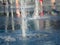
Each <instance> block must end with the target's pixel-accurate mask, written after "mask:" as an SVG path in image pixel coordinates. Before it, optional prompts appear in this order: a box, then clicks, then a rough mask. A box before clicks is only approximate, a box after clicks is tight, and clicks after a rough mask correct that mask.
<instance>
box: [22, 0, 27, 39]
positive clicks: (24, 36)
mask: <svg viewBox="0 0 60 45" xmlns="http://www.w3.org/2000/svg"><path fill="white" fill-rule="evenodd" d="M21 18H22V24H21V29H22V37H23V38H26V30H27V21H26V20H25V19H26V12H25V2H24V0H21Z"/></svg>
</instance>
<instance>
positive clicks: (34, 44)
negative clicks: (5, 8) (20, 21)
mask: <svg viewBox="0 0 60 45" xmlns="http://www.w3.org/2000/svg"><path fill="white" fill-rule="evenodd" d="M2 20H4V18H3V19H2ZM41 21H42V22H43V23H42V22H41ZM1 22H4V21H1ZM39 22H40V23H41V24H44V25H43V26H42V25H41V24H40V25H41V26H40V29H39V30H37V29H36V28H37V27H34V26H35V24H34V23H33V21H29V22H28V24H29V25H30V26H28V28H29V29H28V30H26V38H23V37H22V30H21V29H17V30H15V31H12V30H8V31H7V32H5V30H2V29H0V45H60V29H59V26H60V25H59V22H60V21H59V20H58V21H57V20H48V21H47V22H49V24H50V25H49V24H47V25H49V26H47V25H46V20H40V21H39ZM2 24H5V23H2ZM31 24H32V25H31ZM33 27H34V28H33Z"/></svg>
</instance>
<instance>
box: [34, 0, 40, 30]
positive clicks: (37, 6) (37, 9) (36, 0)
mask: <svg viewBox="0 0 60 45" xmlns="http://www.w3.org/2000/svg"><path fill="white" fill-rule="evenodd" d="M33 17H34V18H38V17H39V1H38V0H35V11H34V16H33ZM34 23H35V28H36V30H39V29H40V26H39V20H35V21H34Z"/></svg>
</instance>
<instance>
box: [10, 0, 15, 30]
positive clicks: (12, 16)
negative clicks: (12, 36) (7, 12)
mask: <svg viewBox="0 0 60 45" xmlns="http://www.w3.org/2000/svg"><path fill="white" fill-rule="evenodd" d="M10 1H11V18H12V24H11V25H12V30H13V31H14V30H15V29H14V15H13V1H12V0H10Z"/></svg>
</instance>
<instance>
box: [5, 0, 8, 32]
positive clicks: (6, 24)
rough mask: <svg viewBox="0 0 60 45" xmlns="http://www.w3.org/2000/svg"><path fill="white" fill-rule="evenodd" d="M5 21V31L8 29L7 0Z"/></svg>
mask: <svg viewBox="0 0 60 45" xmlns="http://www.w3.org/2000/svg"><path fill="white" fill-rule="evenodd" d="M6 15H7V16H6V22H5V30H6V32H7V30H8V22H9V21H8V20H9V11H8V2H7V0H6Z"/></svg>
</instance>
